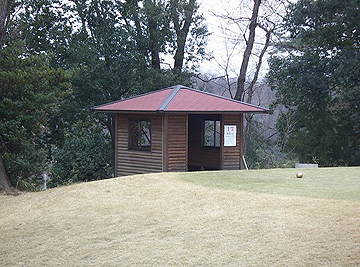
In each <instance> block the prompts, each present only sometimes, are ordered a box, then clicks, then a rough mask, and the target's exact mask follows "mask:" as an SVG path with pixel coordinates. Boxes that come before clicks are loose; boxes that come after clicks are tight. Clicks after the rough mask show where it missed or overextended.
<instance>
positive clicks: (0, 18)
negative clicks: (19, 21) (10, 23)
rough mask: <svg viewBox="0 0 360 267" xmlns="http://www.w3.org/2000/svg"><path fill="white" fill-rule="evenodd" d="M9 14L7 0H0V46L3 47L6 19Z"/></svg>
mask: <svg viewBox="0 0 360 267" xmlns="http://www.w3.org/2000/svg"><path fill="white" fill-rule="evenodd" d="M8 16H9V1H8V0H0V48H2V47H3V45H4V41H5V35H6V28H5V27H6V19H7V18H8Z"/></svg>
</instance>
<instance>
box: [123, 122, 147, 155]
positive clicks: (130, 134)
mask: <svg viewBox="0 0 360 267" xmlns="http://www.w3.org/2000/svg"><path fill="white" fill-rule="evenodd" d="M134 122H138V123H139V125H140V128H141V125H142V123H143V122H145V123H147V124H148V125H149V127H148V130H149V135H150V138H147V139H148V141H149V143H150V145H148V146H142V145H141V141H140V146H134V145H133V139H134V137H133V132H132V128H133V127H132V125H133V123H134ZM151 124H152V123H151V119H147V118H140V119H138V118H129V128H128V129H129V132H128V149H129V150H138V151H151V147H152V138H151V136H152V135H151V128H152V127H151ZM141 137H142V133H141V129H140V138H141Z"/></svg>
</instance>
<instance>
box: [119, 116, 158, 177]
mask: <svg viewBox="0 0 360 267" xmlns="http://www.w3.org/2000/svg"><path fill="white" fill-rule="evenodd" d="M134 119H135V120H150V121H151V151H141V150H134V149H129V139H128V138H129V120H134ZM116 123H117V131H116V142H117V148H116V176H122V175H132V174H140V173H152V172H161V171H162V170H163V169H162V168H163V166H162V165H163V162H162V151H163V146H162V115H122V114H117V121H116Z"/></svg>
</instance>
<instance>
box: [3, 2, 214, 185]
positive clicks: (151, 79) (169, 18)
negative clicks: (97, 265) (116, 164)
mask: <svg viewBox="0 0 360 267" xmlns="http://www.w3.org/2000/svg"><path fill="white" fill-rule="evenodd" d="M1 5H2V6H1V8H2V9H3V10H4V11H5V12H0V13H1V14H0V34H1V35H0V37H1V38H0V49H1V51H0V52H1V55H2V57H1V60H2V61H1V65H0V68H1V69H0V71H1V77H0V79H1V81H0V82H1V106H0V108H1V125H0V128H1V151H0V152H1V159H2V160H4V162H5V169H6V173H7V175H8V176H9V178H10V181H11V183H12V185H13V186H17V185H18V181H20V180H21V181H24V184H26V183H30V182H31V183H33V181H36V179H35V178H36V177H37V176H38V175H39V174H41V173H42V172H44V171H48V172H50V176H51V177H53V179H54V180H53V184H54V185H56V184H63V183H68V182H71V181H83V180H96V179H102V178H104V177H109V176H111V174H112V173H113V171H112V161H113V158H114V154H113V151H114V150H113V149H112V148H111V143H112V142H111V141H112V139H113V138H114V117H113V116H111V115H106V114H95V113H93V112H92V111H91V107H93V106H96V105H99V104H103V103H105V102H109V101H113V100H117V99H121V98H124V97H128V96H132V95H136V94H139V93H145V92H148V91H151V90H154V89H159V88H164V87H166V86H169V85H172V84H180V83H181V84H185V85H190V77H191V75H192V71H194V70H195V69H196V67H197V64H198V62H199V60H200V59H201V58H202V57H203V56H204V45H205V43H206V38H207V35H208V33H207V30H206V26H205V25H204V23H203V18H202V16H201V15H199V14H198V11H197V9H198V7H197V3H196V0H176V1H165V0H163V1H153V0H144V1H139V0H136V1H113V0H80V1H79V0H69V1H59V0H42V1H32V0H31V1H21V0H4V1H2V2H1ZM3 14H4V16H3ZM19 43H21V45H18V44H19ZM18 47H19V48H18ZM19 49H20V50H21V49H22V50H21V51H18V50H19ZM3 55H4V57H3ZM171 57H173V59H174V60H173V63H170V64H168V63H166V62H165V59H166V58H171ZM69 89H71V90H69ZM95 145H97V148H95Z"/></svg>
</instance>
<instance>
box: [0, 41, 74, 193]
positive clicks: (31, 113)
mask: <svg viewBox="0 0 360 267" xmlns="http://www.w3.org/2000/svg"><path fill="white" fill-rule="evenodd" d="M69 78H70V77H69V75H68V73H67V72H66V71H64V70H63V69H59V68H53V67H51V66H50V65H49V61H48V58H47V57H45V56H36V55H31V54H29V53H28V52H27V51H26V49H25V48H24V47H23V46H22V45H21V43H14V44H12V45H10V46H7V47H5V48H3V49H1V50H0V84H1V89H0V98H1V102H0V114H1V117H0V151H1V154H2V156H3V160H4V164H5V166H6V170H7V174H8V175H9V177H10V179H11V182H12V183H13V184H14V185H16V186H17V187H20V188H30V189H32V188H34V186H35V185H36V183H34V181H35V180H36V179H35V178H36V176H37V175H40V174H41V173H42V172H44V171H46V170H47V169H48V168H47V159H48V157H47V151H48V144H47V142H46V135H47V134H48V132H49V128H48V122H49V120H50V118H51V116H52V115H53V114H55V113H56V111H57V108H58V101H59V99H60V98H61V97H64V96H65V95H66V94H68V93H69V90H68V88H69Z"/></svg>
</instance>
